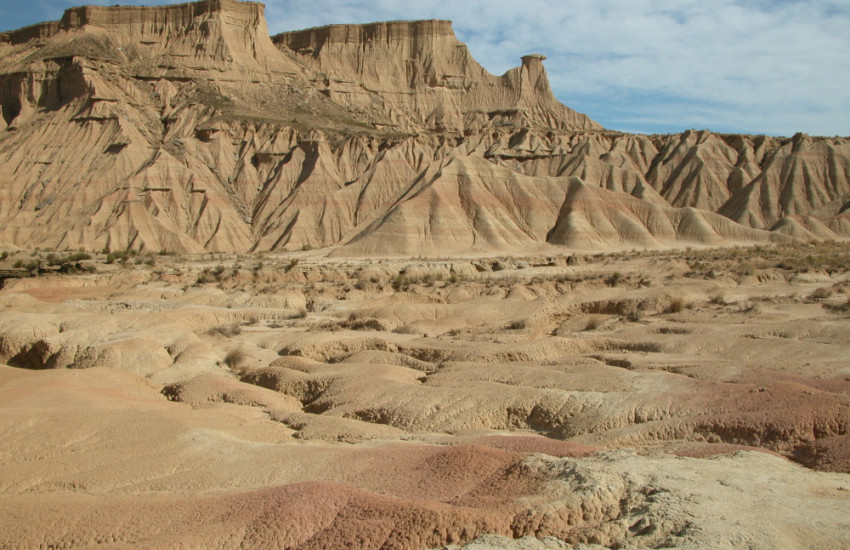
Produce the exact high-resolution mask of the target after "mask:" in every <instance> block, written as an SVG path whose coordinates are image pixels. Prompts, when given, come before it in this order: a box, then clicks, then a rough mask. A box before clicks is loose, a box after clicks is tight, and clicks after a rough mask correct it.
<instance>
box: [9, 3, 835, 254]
mask: <svg viewBox="0 0 850 550" xmlns="http://www.w3.org/2000/svg"><path fill="white" fill-rule="evenodd" d="M543 59H544V58H543V56H540V55H536V54H531V55H526V56H524V57H523V58H522V63H521V65H520V66H519V67H517V68H515V69H511V70H510V71H508V72H507V73H506V74H504V75H502V76H493V75H491V74H489V73H488V72H487V71H486V70H484V69H483V68H482V67H481V66H480V65H479V64H478V63H477V62H476V61H475V60H474V59H473V58H472V57H471V55H470V54H469V52H468V50H467V48H466V47H465V46H464V45H463V44H462V43H460V42H458V40H457V39H456V37H455V36H454V33H453V31H452V28H451V24H450V23H449V22H447V21H415V22H389V23H374V24H370V25H335V26H329V27H322V28H317V29H309V30H306V31H299V32H292V33H284V34H281V35H278V36H276V37H274V38H273V39H272V38H270V37H269V36H268V31H267V29H266V23H265V20H264V18H263V6H262V5H261V4H256V3H242V2H234V1H231V0H213V1H206V2H197V3H191V4H181V5H175V6H164V7H156V8H136V7H128V8H123V7H115V8H104V7H82V8H73V9H70V10H68V11H67V12H66V13H65V15H64V16H63V17H62V19H61V20H59V21H56V22H50V23H44V24H42V25H36V26H32V27H27V28H25V29H21V30H18V31H12V32H7V33H3V34H0V112H2V117H0V220H2V224H0V245H3V244H7V245H15V246H24V247H26V246H41V247H55V248H65V247H69V248H76V247H84V248H89V249H100V248H103V247H104V246H106V245H108V246H110V247H111V248H113V249H118V248H124V247H133V248H138V249H149V250H173V251H184V252H201V251H205V250H206V251H248V250H282V249H289V250H292V249H300V248H302V247H305V246H309V247H324V246H341V251H340V252H339V253H348V252H351V253H382V254H395V253H405V254H408V253H409V254H416V253H433V254H441V253H446V252H449V251H451V252H456V253H463V252H465V251H472V250H474V251H477V252H486V251H500V252H511V251H525V250H528V249H529V248H534V247H536V248H541V249H549V248H552V247H554V246H557V247H563V246H571V247H591V248H595V247H603V248H604V247H616V246H635V245H638V246H657V245H665V244H670V243H675V242H684V241H687V242H739V241H747V242H755V241H768V240H775V239H780V240H781V239H783V238H788V237H783V236H781V234H782V233H786V234H789V235H793V236H794V237H796V238H805V239H811V238H835V237H840V236H848V235H850V218H848V216H850V208H848V205H850V185H848V179H850V178H848V175H850V160H848V159H850V141H848V140H845V139H838V138H836V139H817V138H809V137H807V136H802V135H800V136H795V138H793V139H778V138H765V137H752V136H720V135H715V134H711V133H708V132H686V133H684V134H682V135H674V136H653V137H648V136H633V135H626V134H619V133H616V132H607V131H604V130H602V129H601V128H600V127H599V126H598V125H597V124H596V123H594V122H593V121H591V120H590V119H589V118H587V117H586V116H584V115H581V114H579V113H576V112H574V111H572V110H570V109H568V108H567V107H565V106H564V105H562V104H560V103H559V102H558V101H557V100H556V99H555V98H554V96H553V95H552V92H551V90H550V88H549V82H548V78H547V76H546V71H545V69H544V67H543ZM575 178H578V179H579V180H580V181H579V182H578V183H577V182H576V180H575ZM603 188H604V189H603ZM602 191H604V192H602ZM587 205H597V206H596V207H594V208H590V207H589V206H587ZM694 208H696V209H699V210H693V209H694ZM593 212H596V213H593ZM712 213H719V214H722V215H724V216H726V217H725V218H723V217H720V216H718V215H717V214H712ZM736 222H737V223H736ZM729 224H732V225H729ZM739 224H740V225H739ZM743 226H748V227H743ZM768 230H773V233H771V232H769V231H768ZM777 235H780V236H777ZM346 251H348V252H346Z"/></svg>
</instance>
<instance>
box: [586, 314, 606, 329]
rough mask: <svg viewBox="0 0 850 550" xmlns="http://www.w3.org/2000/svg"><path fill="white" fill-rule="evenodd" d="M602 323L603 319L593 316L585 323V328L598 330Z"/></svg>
mask: <svg viewBox="0 0 850 550" xmlns="http://www.w3.org/2000/svg"><path fill="white" fill-rule="evenodd" d="M601 324H602V320H601V319H600V318H599V317H591V318H590V319H588V320H587V325H585V327H584V330H596V329H598V328H599V326H600V325H601Z"/></svg>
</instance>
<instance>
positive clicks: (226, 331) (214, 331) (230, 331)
mask: <svg viewBox="0 0 850 550" xmlns="http://www.w3.org/2000/svg"><path fill="white" fill-rule="evenodd" d="M207 334H209V335H211V336H216V335H220V336H226V337H227V338H233V337H234V336H239V335H240V334H242V327H241V326H239V325H238V324H231V325H219V326H217V327H212V328H211V329H209V330H208V331H207Z"/></svg>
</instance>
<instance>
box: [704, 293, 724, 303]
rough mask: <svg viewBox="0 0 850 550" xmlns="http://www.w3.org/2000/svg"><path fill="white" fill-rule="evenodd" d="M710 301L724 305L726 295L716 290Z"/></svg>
mask: <svg viewBox="0 0 850 550" xmlns="http://www.w3.org/2000/svg"><path fill="white" fill-rule="evenodd" d="M708 301H709V303H712V304H716V305H719V306H723V305H726V295H725V294H723V293H722V292H715V293H714V294H712V295H711V298H709V300H708Z"/></svg>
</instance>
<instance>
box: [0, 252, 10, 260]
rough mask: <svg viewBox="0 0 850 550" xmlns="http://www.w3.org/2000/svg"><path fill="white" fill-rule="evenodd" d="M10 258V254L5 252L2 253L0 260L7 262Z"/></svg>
mask: <svg viewBox="0 0 850 550" xmlns="http://www.w3.org/2000/svg"><path fill="white" fill-rule="evenodd" d="M8 257H9V253H8V252H6V251H5V250H4V251H3V252H0V260H5V259H6V258H8Z"/></svg>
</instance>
